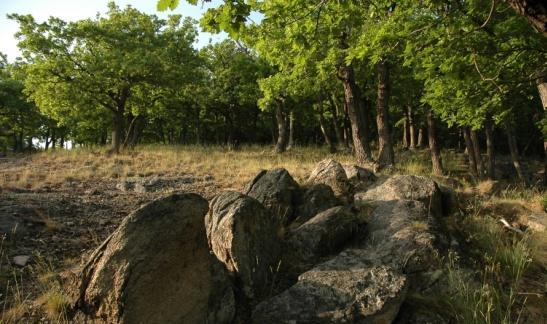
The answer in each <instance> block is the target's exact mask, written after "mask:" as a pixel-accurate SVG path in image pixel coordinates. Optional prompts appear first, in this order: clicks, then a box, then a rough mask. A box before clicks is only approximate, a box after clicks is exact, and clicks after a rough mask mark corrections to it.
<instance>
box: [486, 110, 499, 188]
mask: <svg viewBox="0 0 547 324" xmlns="http://www.w3.org/2000/svg"><path fill="white" fill-rule="evenodd" d="M492 128H493V127H492V121H491V120H487V121H486V123H485V125H484V134H485V135H486V157H487V160H488V161H487V164H486V175H487V176H488V179H490V180H494V179H495V178H496V155H495V149H494V134H493V129H492Z"/></svg>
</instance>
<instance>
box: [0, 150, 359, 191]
mask: <svg viewBox="0 0 547 324" xmlns="http://www.w3.org/2000/svg"><path fill="white" fill-rule="evenodd" d="M326 157H332V158H334V159H336V160H338V161H340V162H342V163H352V162H353V161H354V159H353V157H352V156H351V155H350V154H347V153H338V154H329V153H328V152H327V151H326V150H324V149H320V148H316V147H296V148H294V149H292V150H291V151H288V152H286V153H284V154H281V155H280V154H275V153H274V152H273V151H272V150H271V148H269V147H264V146H246V147H243V148H242V149H241V150H238V151H229V150H226V149H225V148H222V147H217V146H208V147H202V146H158V145H154V146H142V147H139V148H138V150H136V151H130V152H125V153H122V154H120V155H117V156H113V157H108V156H107V154H106V150H105V149H101V150H89V149H77V150H71V151H65V150H57V151H50V152H42V153H38V154H35V155H32V156H29V157H27V158H25V159H24V161H21V162H18V163H14V164H12V165H8V167H4V168H2V169H0V186H5V187H18V188H29V189H36V188H41V187H44V186H54V185H56V184H60V183H66V182H70V181H74V180H79V181H82V180H88V179H94V178H100V179H116V178H124V177H139V176H140V177H146V176H152V175H168V176H181V175H187V174H192V175H195V176H207V175H212V176H213V177H214V178H215V181H216V182H217V183H219V184H220V185H221V186H222V187H226V188H241V187H242V186H243V185H244V184H245V183H246V182H247V181H249V179H251V178H252V177H253V176H254V175H256V174H257V173H258V172H259V171H260V170H261V169H272V168H276V167H284V168H286V169H287V170H289V172H290V173H291V175H293V177H294V178H295V179H296V180H298V181H302V180H305V179H306V177H307V176H308V175H309V173H310V172H311V170H312V169H313V167H314V166H315V164H316V163H317V162H319V161H320V160H322V159H324V158H326ZM0 168H1V166H0Z"/></svg>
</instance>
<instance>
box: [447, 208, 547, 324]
mask: <svg viewBox="0 0 547 324" xmlns="http://www.w3.org/2000/svg"><path fill="white" fill-rule="evenodd" d="M456 231H457V233H456V234H457V235H458V236H460V238H461V239H462V240H463V246H462V247H461V248H460V249H459V251H458V252H456V251H451V252H450V253H449V255H448V258H447V262H446V273H447V280H446V287H445V289H444V292H445V294H444V295H443V296H442V298H444V299H445V300H446V304H447V306H448V309H449V310H450V314H451V316H452V317H453V318H454V320H455V321H456V322H458V323H522V322H523V320H524V319H525V318H527V321H526V322H529V321H530V320H531V319H530V318H529V317H530V316H532V314H529V313H528V312H526V305H527V301H528V297H529V296H530V295H534V294H535V292H534V291H527V290H528V289H535V288H536V287H537V286H534V285H530V284H529V281H530V280H528V284H526V283H525V281H526V280H525V279H530V278H537V277H538V273H537V269H536V268H535V267H532V265H533V264H535V265H537V264H542V262H543V260H540V259H537V258H535V256H536V253H535V249H536V246H535V244H534V243H535V241H534V239H533V235H532V234H531V233H528V232H526V233H524V234H519V233H515V232H513V231H510V230H507V229H505V228H504V227H503V226H502V225H501V223H500V222H499V221H497V220H496V219H494V218H492V217H490V216H480V215H478V213H475V214H471V215H468V216H467V217H465V218H464V219H462V220H461V221H459V222H458V225H457V228H456ZM539 276H540V277H541V274H539ZM540 287H541V286H540ZM540 316H542V315H540Z"/></svg>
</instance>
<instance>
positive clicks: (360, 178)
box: [344, 165, 377, 191]
mask: <svg viewBox="0 0 547 324" xmlns="http://www.w3.org/2000/svg"><path fill="white" fill-rule="evenodd" d="M344 171H346V176H347V177H348V180H349V182H350V183H351V184H352V185H353V190H354V191H363V190H365V189H367V188H368V187H370V186H371V185H372V184H373V183H374V182H375V181H376V179H377V178H376V175H375V174H374V172H372V171H370V170H369V169H365V168H362V167H360V166H358V165H344Z"/></svg>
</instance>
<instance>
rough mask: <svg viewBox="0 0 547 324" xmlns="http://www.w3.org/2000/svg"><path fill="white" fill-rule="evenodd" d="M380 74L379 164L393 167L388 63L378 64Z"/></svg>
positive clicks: (378, 99)
mask: <svg viewBox="0 0 547 324" xmlns="http://www.w3.org/2000/svg"><path fill="white" fill-rule="evenodd" d="M376 72H377V73H378V97H377V98H376V125H377V127H378V163H379V164H380V166H387V165H393V164H394V163H395V157H394V155H395V154H394V153H393V145H392V143H391V132H390V127H389V107H388V100H389V69H388V66H387V63H386V61H384V60H382V61H380V62H378V63H377V64H376Z"/></svg>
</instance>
